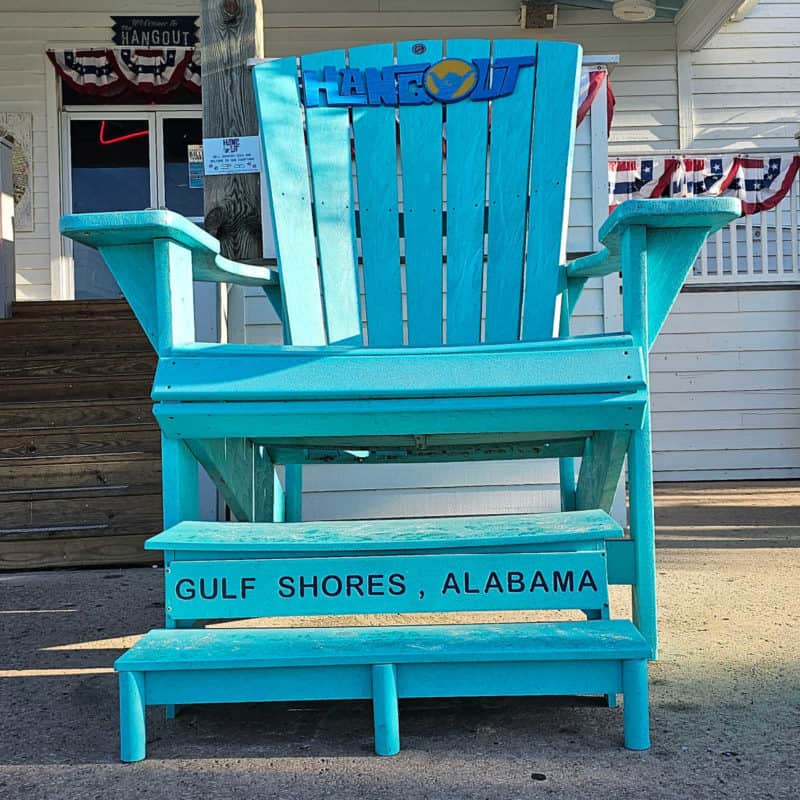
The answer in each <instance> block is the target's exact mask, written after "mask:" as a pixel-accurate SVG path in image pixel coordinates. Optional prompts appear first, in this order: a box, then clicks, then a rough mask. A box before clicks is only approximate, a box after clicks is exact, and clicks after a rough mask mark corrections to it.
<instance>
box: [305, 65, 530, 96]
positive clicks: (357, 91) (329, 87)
mask: <svg viewBox="0 0 800 800" xmlns="http://www.w3.org/2000/svg"><path fill="white" fill-rule="evenodd" d="M535 64H536V57H535V56H533V55H530V56H507V57H504V58H495V59H494V60H493V61H492V60H490V59H488V58H473V59H472V61H465V60H463V59H461V58H443V59H442V60H441V61H437V62H435V63H433V64H431V63H418V64H393V65H391V66H387V67H382V68H377V67H366V68H364V69H356V68H354V67H350V68H346V69H338V68H337V67H333V66H328V67H323V68H322V69H321V70H304V71H303V80H302V91H303V103H304V105H305V106H306V107H307V108H315V107H317V106H421V105H431V104H432V103H434V102H437V103H445V104H446V103H456V102H459V101H461V100H466V99H469V100H472V101H486V100H496V99H497V98H498V97H507V96H508V95H510V94H512V93H513V92H514V89H515V88H516V86H517V79H518V78H519V74H520V71H521V70H522V69H524V68H525V67H532V66H534V65H535Z"/></svg>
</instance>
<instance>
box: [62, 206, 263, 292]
mask: <svg viewBox="0 0 800 800" xmlns="http://www.w3.org/2000/svg"><path fill="white" fill-rule="evenodd" d="M60 228H61V233H62V234H63V235H64V236H66V237H68V238H69V239H74V240H75V241H76V242H81V243H82V244H85V245H88V246H89V247H94V248H97V249H100V248H104V249H105V248H111V247H119V246H122V247H135V246H137V245H147V246H152V245H153V243H154V242H155V241H157V240H159V239H169V240H171V241H174V242H176V243H178V244H181V245H183V246H184V247H188V248H189V250H191V251H192V269H193V272H194V279H195V280H196V281H212V282H217V283H236V284H240V285H242V286H267V285H272V286H274V285H277V282H278V281H277V274H276V273H275V271H274V270H272V269H270V268H269V267H261V266H256V265H254V264H240V263H238V262H236V261H232V260H230V259H228V258H224V257H223V256H221V255H220V254H219V252H220V245H219V241H218V240H217V239H215V238H214V237H213V236H211V235H210V234H208V233H206V232H205V231H204V230H203V229H202V228H200V227H198V226H197V225H195V224H194V223H193V222H191V221H190V220H188V219H187V218H186V217H183V216H181V215H180V214H176V213H175V212H174V211H168V210H166V209H158V210H155V209H149V210H146V211H113V212H103V213H97V214H65V215H64V216H63V217H61V224H60ZM143 272H144V273H145V274H146V272H147V271H146V270H143Z"/></svg>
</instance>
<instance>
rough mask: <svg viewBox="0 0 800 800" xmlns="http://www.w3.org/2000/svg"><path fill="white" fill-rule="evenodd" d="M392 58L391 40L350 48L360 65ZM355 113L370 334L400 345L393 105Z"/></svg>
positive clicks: (373, 340)
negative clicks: (386, 42) (385, 42)
mask: <svg viewBox="0 0 800 800" xmlns="http://www.w3.org/2000/svg"><path fill="white" fill-rule="evenodd" d="M393 62H394V48H393V47H392V45H390V44H379V45H367V46H364V47H354V48H352V49H351V50H350V53H349V63H350V66H351V67H355V68H358V69H364V68H367V67H373V68H374V67H382V66H387V65H391V64H392V63H393ZM352 115H353V138H354V143H355V161H356V174H357V180H358V214H359V227H360V234H361V254H362V258H363V265H364V290H365V294H366V305H367V330H368V334H367V335H368V338H369V344H370V345H371V346H378V347H385V346H391V345H402V344H403V313H402V297H401V282H400V229H399V223H398V206H399V203H398V196H397V145H396V139H395V137H396V123H395V110H394V109H393V108H389V107H385V106H379V107H366V106H362V107H358V108H354V109H353V111H352Z"/></svg>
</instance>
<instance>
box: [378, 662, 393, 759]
mask: <svg viewBox="0 0 800 800" xmlns="http://www.w3.org/2000/svg"><path fill="white" fill-rule="evenodd" d="M372 707H373V719H374V726H375V752H376V753H377V754H378V755H379V756H395V755H397V754H398V753H399V752H400V709H399V706H398V697H397V671H396V669H395V667H394V665H393V664H376V665H375V666H373V668H372Z"/></svg>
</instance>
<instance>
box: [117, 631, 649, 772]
mask: <svg viewBox="0 0 800 800" xmlns="http://www.w3.org/2000/svg"><path fill="white" fill-rule="evenodd" d="M649 653H650V648H649V646H648V644H647V642H646V641H645V639H644V638H643V637H642V635H641V634H640V633H639V631H638V630H637V629H636V627H635V626H634V625H633V624H632V623H631V622H629V621H627V620H597V621H587V622H552V623H513V624H478V625H427V626H403V627H398V626H395V627H343V628H292V629H263V628H262V629H241V628H236V629H220V628H215V629H202V630H153V631H150V633H148V634H146V635H145V636H144V637H143V638H142V639H141V640H139V642H138V643H137V644H136V645H134V646H133V647H132V648H131V649H130V650H129V651H128V652H127V653H125V654H124V655H123V656H121V657H120V658H119V659H117V661H116V663H115V665H114V667H115V669H116V670H117V671H118V672H119V673H120V675H119V678H120V745H121V758H122V760H123V761H139V760H141V759H143V758H144V757H145V741H146V734H145V707H146V706H148V705H172V704H195V703H241V702H260V701H302V700H344V699H371V700H372V701H373V709H374V721H375V749H376V752H377V753H378V754H379V755H394V754H396V753H397V752H398V751H399V749H400V733H399V710H398V700H399V699H400V698H412V697H414V698H420V697H484V696H514V695H594V694H597V695H616V694H622V695H623V697H624V717H623V726H624V738H625V745H626V747H628V748H630V749H633V750H643V749H647V748H648V747H649V746H650V739H649V725H648V699H647V659H648V657H649Z"/></svg>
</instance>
